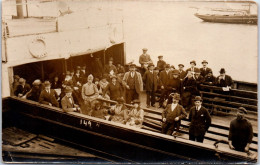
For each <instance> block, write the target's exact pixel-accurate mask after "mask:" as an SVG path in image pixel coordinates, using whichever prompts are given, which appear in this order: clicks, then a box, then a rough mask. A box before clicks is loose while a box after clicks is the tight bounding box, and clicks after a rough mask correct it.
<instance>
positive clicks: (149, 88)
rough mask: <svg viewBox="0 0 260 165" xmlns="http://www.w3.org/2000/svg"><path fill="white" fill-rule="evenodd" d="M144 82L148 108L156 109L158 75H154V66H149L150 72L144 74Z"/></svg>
mask: <svg viewBox="0 0 260 165" xmlns="http://www.w3.org/2000/svg"><path fill="white" fill-rule="evenodd" d="M143 81H144V83H145V89H146V94H147V97H146V104H147V108H149V107H150V106H152V107H154V104H155V91H156V90H157V74H156V73H154V64H149V66H148V70H147V71H146V72H145V73H144V76H143Z"/></svg>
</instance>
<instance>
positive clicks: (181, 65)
mask: <svg viewBox="0 0 260 165" xmlns="http://www.w3.org/2000/svg"><path fill="white" fill-rule="evenodd" d="M178 67H179V72H180V80H181V81H183V80H184V78H185V77H186V74H187V73H186V71H185V70H184V69H183V68H184V65H183V64H179V65H178Z"/></svg>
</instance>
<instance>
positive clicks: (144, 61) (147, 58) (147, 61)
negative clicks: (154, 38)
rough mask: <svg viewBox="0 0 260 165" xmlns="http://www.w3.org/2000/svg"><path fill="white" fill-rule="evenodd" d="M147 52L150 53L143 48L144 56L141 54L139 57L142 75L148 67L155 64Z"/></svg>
mask: <svg viewBox="0 0 260 165" xmlns="http://www.w3.org/2000/svg"><path fill="white" fill-rule="evenodd" d="M147 51H148V49H147V48H143V54H141V55H140V57H139V63H140V64H141V73H142V75H143V74H144V73H145V71H146V70H147V67H148V65H149V64H152V63H153V61H152V60H151V57H150V55H149V54H147Z"/></svg>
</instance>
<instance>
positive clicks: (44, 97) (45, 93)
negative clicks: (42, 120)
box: [39, 81, 59, 107]
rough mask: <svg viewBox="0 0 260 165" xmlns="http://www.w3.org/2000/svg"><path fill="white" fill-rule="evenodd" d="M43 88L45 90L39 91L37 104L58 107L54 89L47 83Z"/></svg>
mask: <svg viewBox="0 0 260 165" xmlns="http://www.w3.org/2000/svg"><path fill="white" fill-rule="evenodd" d="M44 87H45V89H44V90H42V91H41V94H40V97H39V103H41V104H46V105H49V106H54V107H59V103H58V101H57V99H58V94H57V92H56V91H55V90H54V89H51V83H50V82H49V81H45V82H44Z"/></svg>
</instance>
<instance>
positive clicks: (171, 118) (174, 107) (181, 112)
mask: <svg viewBox="0 0 260 165" xmlns="http://www.w3.org/2000/svg"><path fill="white" fill-rule="evenodd" d="M180 99H181V97H180V94H178V93H175V94H174V95H173V97H172V104H168V105H167V107H166V108H165V110H164V111H163V113H162V133H164V134H167V135H171V134H172V133H173V131H174V130H175V129H176V132H178V131H179V128H180V124H181V120H182V119H184V118H186V117H187V113H186V112H185V109H184V108H183V107H182V106H181V105H180V104H179V101H180Z"/></svg>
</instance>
